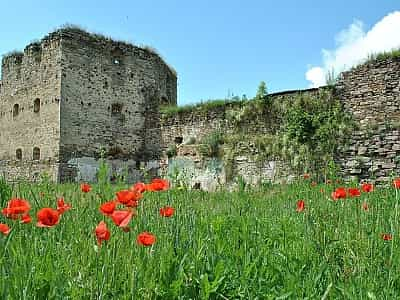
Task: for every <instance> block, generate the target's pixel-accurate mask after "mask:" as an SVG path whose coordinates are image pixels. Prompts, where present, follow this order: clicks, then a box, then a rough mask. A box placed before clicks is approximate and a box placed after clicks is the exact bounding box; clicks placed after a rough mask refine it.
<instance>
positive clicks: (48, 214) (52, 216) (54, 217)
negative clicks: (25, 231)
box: [36, 207, 60, 227]
mask: <svg viewBox="0 0 400 300" xmlns="http://www.w3.org/2000/svg"><path fill="white" fill-rule="evenodd" d="M37 219H38V222H37V224H36V226H38V227H52V226H54V225H57V224H58V222H59V221H60V213H59V212H58V211H57V210H55V209H52V208H49V207H45V208H42V209H41V210H39V211H38V213H37Z"/></svg>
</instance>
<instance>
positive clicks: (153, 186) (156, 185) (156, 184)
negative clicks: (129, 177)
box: [146, 178, 169, 192]
mask: <svg viewBox="0 0 400 300" xmlns="http://www.w3.org/2000/svg"><path fill="white" fill-rule="evenodd" d="M168 189H169V182H168V180H166V179H161V178H155V179H153V180H152V181H151V183H150V184H147V185H146V190H147V191H151V192H157V191H165V190H168Z"/></svg>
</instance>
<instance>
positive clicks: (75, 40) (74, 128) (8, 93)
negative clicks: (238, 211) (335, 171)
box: [0, 28, 400, 190]
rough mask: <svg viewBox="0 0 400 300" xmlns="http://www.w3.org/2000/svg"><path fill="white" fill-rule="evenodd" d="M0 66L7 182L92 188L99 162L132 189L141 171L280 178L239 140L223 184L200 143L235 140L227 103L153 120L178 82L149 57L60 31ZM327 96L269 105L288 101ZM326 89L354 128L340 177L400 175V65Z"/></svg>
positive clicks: (197, 179) (358, 72)
mask: <svg viewBox="0 0 400 300" xmlns="http://www.w3.org/2000/svg"><path fill="white" fill-rule="evenodd" d="M1 68H2V78H1V82H0V176H1V175H4V176H5V178H6V179H8V180H16V179H20V178H22V179H25V180H30V181H34V180H36V179H38V178H39V177H40V175H41V174H44V173H46V174H48V175H49V176H50V177H51V179H52V180H54V181H57V182H66V181H83V180H84V181H96V174H97V172H98V170H99V159H100V158H101V157H103V158H104V159H105V160H106V162H107V164H108V165H109V166H110V168H111V174H110V176H113V175H112V174H125V175H126V176H127V179H128V180H130V181H133V180H136V179H138V178H140V176H141V175H142V172H141V169H143V168H145V169H146V170H147V171H148V172H150V173H151V172H153V174H154V175H155V174H161V175H166V174H169V175H170V176H177V177H180V178H178V179H180V180H185V181H186V182H187V184H188V185H190V186H196V187H201V188H205V189H209V190H211V189H213V188H215V186H216V185H217V184H226V183H228V181H229V180H231V181H232V174H233V176H240V177H241V178H243V179H244V180H245V181H246V182H248V183H257V182H259V181H260V180H270V181H275V180H276V179H277V178H278V177H279V174H281V175H282V174H284V175H285V176H286V175H287V174H285V172H282V170H283V169H284V168H285V166H284V165H282V164H281V162H279V161H274V160H265V161H262V162H261V163H260V162H259V161H258V162H255V161H254V159H253V156H252V155H250V154H254V152H257V151H258V150H257V149H255V148H254V147H253V146H254V145H252V144H251V143H247V142H246V141H240V142H238V143H237V144H236V145H235V146H234V148H235V149H234V150H238V149H239V150H240V148H243V151H236V152H235V151H233V152H232V153H239V152H240V154H232V156H231V157H230V159H229V173H231V174H230V175H229V176H228V165H227V164H226V161H223V160H221V158H219V157H213V158H209V157H208V158H207V157H204V156H202V155H201V153H200V152H199V148H198V146H199V145H197V144H198V142H199V141H201V140H202V139H203V138H204V137H207V136H210V135H211V134H212V133H213V132H215V131H216V130H219V131H222V132H224V133H226V134H229V133H231V132H233V131H234V128H233V127H234V126H235V123H234V122H232V120H231V116H230V114H231V112H232V110H233V111H234V110H238V109H239V110H240V109H242V108H241V107H235V106H237V105H238V104H234V103H226V104H223V105H218V106H212V107H207V108H206V109H192V110H181V111H177V112H176V113H172V114H164V113H162V112H160V106H163V105H169V106H176V102H177V76H176V73H175V72H174V71H173V70H172V69H171V68H170V67H169V66H168V65H167V64H166V63H165V62H164V61H163V60H162V59H161V58H160V56H159V55H157V54H156V53H155V52H154V51H152V50H151V49H146V48H140V47H136V46H133V45H131V44H128V43H124V42H117V41H113V40H111V39H109V38H105V37H103V36H99V35H94V34H90V33H87V32H85V31H82V30H80V29H76V28H64V29H60V30H57V31H55V32H53V33H50V34H49V35H48V36H46V37H44V38H43V39H42V40H41V41H40V42H37V43H32V44H30V45H28V46H27V47H26V48H25V49H24V52H23V53H12V54H9V55H6V56H4V57H3V59H2V65H1ZM322 89H324V88H322ZM322 89H308V90H302V91H287V92H280V93H275V94H271V95H270V97H271V99H274V101H275V100H277V101H292V100H293V99H294V97H296V96H298V95H299V94H303V95H313V94H317V93H319V92H320V91H321V90H322ZM333 90H334V93H335V95H334V97H336V98H337V99H339V100H340V101H341V102H342V104H343V106H344V108H345V111H346V112H348V113H349V114H350V115H351V116H352V118H353V119H354V121H355V122H356V123H357V124H358V125H359V126H358V128H357V129H356V130H354V131H353V132H352V133H351V134H350V136H349V143H348V144H347V145H346V146H344V147H343V148H342V149H341V152H340V153H339V155H338V157H337V159H336V162H337V164H338V165H339V166H340V171H341V174H342V175H343V176H344V177H347V178H354V179H358V180H359V179H363V178H371V174H373V176H374V179H376V180H377V181H387V180H389V179H390V176H391V174H400V58H399V57H385V58H384V59H376V60H371V61H368V62H366V63H364V64H362V65H359V66H357V67H355V68H353V69H352V70H350V71H347V72H344V73H342V74H341V76H340V78H339V80H338V82H337V84H336V86H335V88H334V89H333ZM333 90H331V89H330V90H328V91H333ZM277 123H278V121H277V120H275V119H274V116H272V115H268V112H266V113H265V114H264V113H263V114H260V115H258V116H257V117H255V118H250V119H248V120H245V121H244V122H242V123H241V125H240V126H241V127H242V130H244V131H246V132H249V134H251V133H252V132H256V133H257V134H271V133H274V131H276V125H277ZM191 140H193V141H192V142H190V141H191ZM246 143H247V144H246ZM170 149H174V151H173V152H175V153H174V154H173V155H171V153H169V152H171V151H170ZM225 150H232V149H225ZM250 152H253V153H250ZM176 170H178V172H175V171H176ZM228 177H229V178H228Z"/></svg>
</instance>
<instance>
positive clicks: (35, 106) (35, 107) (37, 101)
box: [33, 98, 40, 113]
mask: <svg viewBox="0 0 400 300" xmlns="http://www.w3.org/2000/svg"><path fill="white" fill-rule="evenodd" d="M39 111H40V99H39V98H36V99H35V101H34V102H33V112H35V113H38V112H39Z"/></svg>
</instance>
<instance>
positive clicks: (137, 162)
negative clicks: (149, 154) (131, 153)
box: [136, 160, 140, 170]
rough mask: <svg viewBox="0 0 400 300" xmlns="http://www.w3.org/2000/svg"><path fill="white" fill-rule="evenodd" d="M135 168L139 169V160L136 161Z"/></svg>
mask: <svg viewBox="0 0 400 300" xmlns="http://www.w3.org/2000/svg"><path fill="white" fill-rule="evenodd" d="M136 169H137V170H140V161H139V160H137V161H136Z"/></svg>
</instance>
